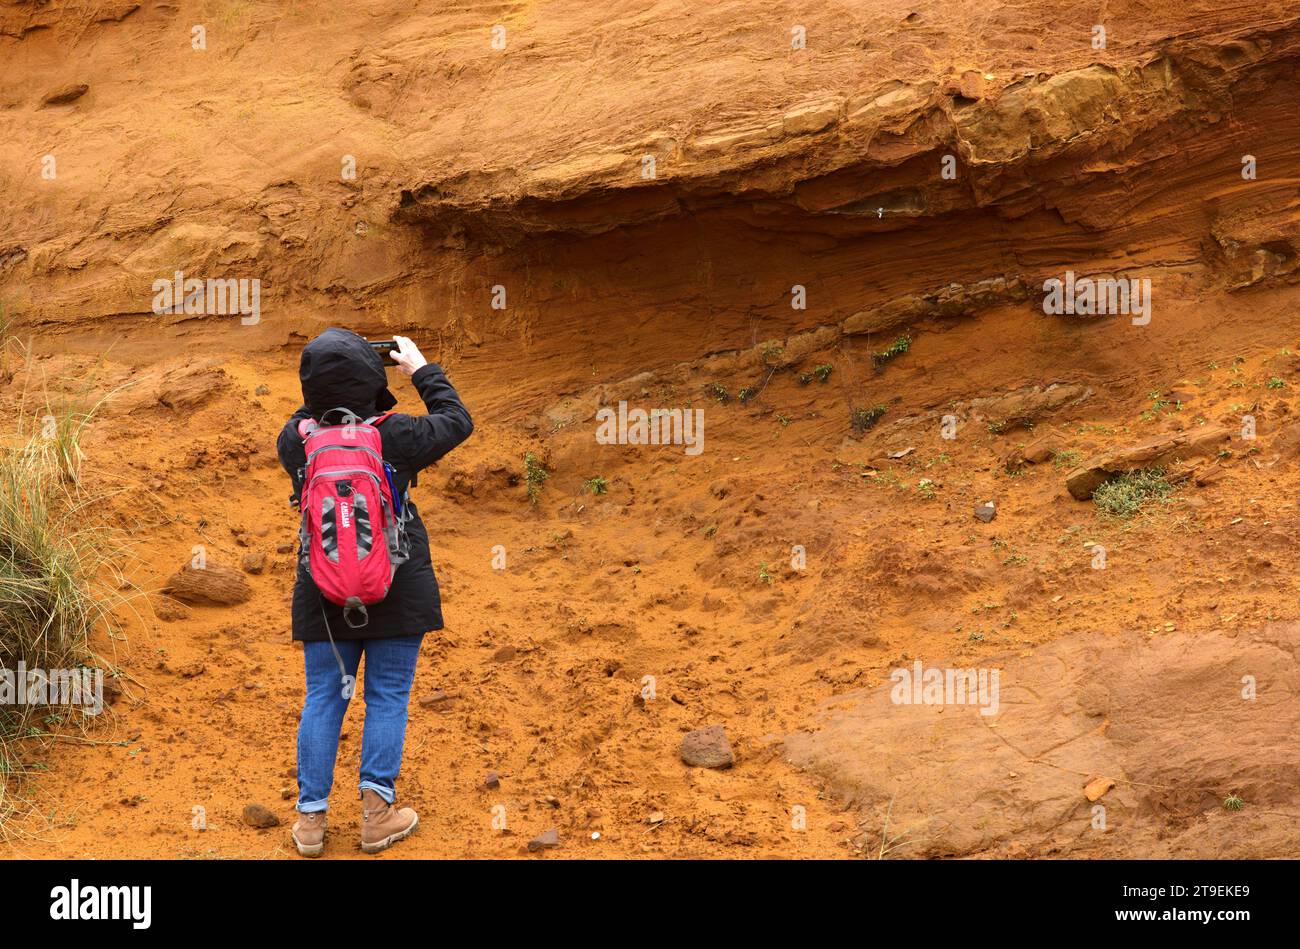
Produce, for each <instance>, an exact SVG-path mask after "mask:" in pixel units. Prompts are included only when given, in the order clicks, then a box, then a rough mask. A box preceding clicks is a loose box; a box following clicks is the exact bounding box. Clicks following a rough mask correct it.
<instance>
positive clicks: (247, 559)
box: [240, 550, 266, 573]
mask: <svg viewBox="0 0 1300 949" xmlns="http://www.w3.org/2000/svg"><path fill="white" fill-rule="evenodd" d="M240 566H242V567H243V568H244V573H261V572H262V571H263V570H265V569H266V554H264V553H262V552H261V551H260V550H258V551H254V552H253V553H251V554H244V560H243V562H242V563H241V564H240Z"/></svg>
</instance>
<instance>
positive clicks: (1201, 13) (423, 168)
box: [0, 0, 1300, 390]
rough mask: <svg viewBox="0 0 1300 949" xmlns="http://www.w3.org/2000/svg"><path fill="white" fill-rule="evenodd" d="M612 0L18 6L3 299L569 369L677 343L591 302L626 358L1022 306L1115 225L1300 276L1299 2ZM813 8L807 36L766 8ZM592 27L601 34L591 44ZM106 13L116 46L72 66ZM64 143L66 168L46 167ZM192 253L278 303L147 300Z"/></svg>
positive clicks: (1141, 255) (119, 331) (145, 344)
mask: <svg viewBox="0 0 1300 949" xmlns="http://www.w3.org/2000/svg"><path fill="white" fill-rule="evenodd" d="M616 7H617V8H618V9H621V10H625V11H626V12H627V14H628V15H627V16H626V17H619V16H614V17H611V15H610V14H609V12H608V11H607V10H602V11H600V12H597V11H596V10H594V9H590V8H584V7H581V6H576V7H575V6H573V5H569V4H561V3H558V2H548V3H543V4H542V5H541V6H540V7H538V8H537V9H536V11H535V15H534V16H532V17H531V18H530V19H529V21H528V23H526V24H525V23H519V24H508V25H507V27H506V33H505V35H504V37H503V38H502V43H501V44H498V45H497V46H494V45H493V42H492V40H493V35H492V33H491V32H490V27H491V24H488V23H486V22H484V21H483V20H482V17H481V15H479V14H478V13H476V12H475V11H473V10H470V9H463V8H445V9H444V8H429V9H423V8H420V9H415V10H412V9H411V8H410V7H409V5H401V4H394V3H393V2H391V0H366V2H362V3H359V4H352V5H349V6H347V7H345V8H333V9H330V10H327V11H322V12H320V13H319V15H318V16H315V17H312V18H295V17H291V16H288V15H286V14H285V13H284V12H283V11H279V10H277V9H273V8H266V9H263V8H261V7H257V6H254V7H251V8H250V9H249V10H247V11H245V14H244V17H243V18H242V19H241V20H239V21H238V22H236V23H234V24H231V26H230V29H229V30H224V31H221V36H219V37H218V36H213V37H210V39H211V42H210V44H209V48H208V49H207V50H206V51H205V52H203V53H202V54H201V55H202V56H203V57H204V60H203V62H204V68H203V70H202V72H201V74H200V73H196V72H195V70H194V69H193V63H194V57H195V55H197V54H196V52H195V51H194V50H193V49H192V48H190V45H189V43H188V41H187V40H186V38H185V37H184V36H182V35H181V34H179V33H178V32H177V29H176V22H175V18H176V16H177V13H176V12H175V11H174V10H173V9H172V8H170V7H167V6H164V7H162V8H159V9H156V10H155V9H153V8H148V9H144V8H141V7H140V6H139V5H138V4H134V3H122V4H116V5H114V4H98V5H97V6H96V10H95V11H94V12H93V13H91V14H87V13H86V12H85V11H84V9H83V8H82V5H77V4H71V3H66V2H52V3H48V4H40V5H38V6H37V5H32V4H16V5H15V4H10V5H7V6H5V7H4V8H3V12H0V42H2V43H4V44H5V46H6V49H5V52H6V54H7V55H6V56H4V57H2V58H0V64H2V65H0V80H2V81H0V90H3V92H0V107H3V108H4V109H5V115H6V119H7V123H8V125H9V131H8V133H7V135H6V140H5V141H4V142H3V143H0V163H3V164H4V166H5V167H12V168H13V169H19V170H20V171H21V173H19V172H18V171H16V172H15V173H14V174H12V175H10V176H9V178H8V179H7V183H8V188H7V191H6V197H7V201H8V202H9V208H8V210H9V211H10V214H9V221H10V225H11V226H10V228H9V229H8V230H7V231H6V233H5V235H4V236H3V237H0V295H3V297H4V298H5V299H6V301H7V305H8V307H9V310H10V311H11V312H12V313H14V314H16V316H17V319H18V321H19V325H20V326H29V327H34V328H39V329H40V331H41V337H42V340H51V341H52V340H54V339H59V338H65V339H77V340H81V341H82V343H81V345H84V346H91V345H94V344H98V343H102V342H103V341H105V340H108V339H112V340H114V341H115V343H116V345H117V346H118V349H119V351H120V352H123V353H125V352H128V351H136V352H141V353H144V352H148V353H151V354H153V355H154V356H155V358H156V355H157V354H158V353H159V352H165V351H166V346H167V345H168V344H174V342H175V341H177V340H179V339H181V338H184V339H185V340H186V341H187V342H188V343H190V344H192V345H212V346H218V345H219V346H224V347H231V348H247V349H259V348H261V349H264V348H266V347H267V346H269V345H277V344H282V343H284V342H286V341H298V340H300V339H301V338H303V337H307V336H310V335H311V334H312V333H313V332H315V331H317V330H319V329H321V328H323V327H324V326H326V325H329V324H331V323H338V322H347V323H348V324H349V325H352V326H354V327H355V328H357V329H359V330H361V331H363V332H366V331H369V330H377V329H379V328H380V327H384V328H385V329H386V331H387V332H392V331H393V330H394V329H397V328H399V327H401V328H407V329H411V330H412V331H416V330H415V328H418V329H419V330H423V331H425V332H436V333H437V334H438V335H439V338H440V339H441V340H443V341H444V345H445V347H446V349H447V350H448V352H449V353H452V354H463V355H465V356H467V357H470V358H472V359H475V360H478V363H479V365H480V366H481V367H482V368H483V370H484V371H486V372H497V371H505V370H507V369H512V368H515V367H518V366H519V365H520V364H521V363H527V364H528V366H529V369H530V371H532V372H535V373H537V374H539V375H541V376H545V377H547V378H548V379H549V380H550V381H553V382H554V383H555V384H556V386H557V387H560V388H564V389H566V390H567V389H572V388H574V387H576V386H577V385H578V384H579V383H581V384H584V385H590V384H591V381H592V380H591V379H590V373H589V372H587V373H586V375H585V376H584V374H583V372H584V371H583V370H581V369H580V368H578V367H577V366H576V365H575V364H574V362H575V361H574V360H572V359H568V358H566V357H567V356H570V355H571V352H570V350H571V349H572V345H573V343H572V339H571V338H570V335H569V332H568V329H569V328H572V327H585V328H591V327H597V326H600V327H605V326H610V325H613V326H616V327H626V326H635V325H637V321H638V319H640V314H644V313H647V312H654V313H656V315H657V317H656V318H657V319H658V320H659V321H660V323H661V324H662V328H663V331H664V334H663V335H664V338H665V340H666V342H665V345H663V346H656V347H655V349H654V353H653V354H652V355H650V356H647V355H646V354H645V353H638V354H636V355H635V356H634V355H632V354H631V353H629V352H628V348H629V347H628V346H627V345H626V340H625V339H614V338H613V335H615V334H607V335H609V337H610V338H609V339H608V342H606V341H605V339H604V338H603V337H602V338H600V339H592V338H591V334H586V338H585V340H584V341H585V342H587V343H590V345H591V346H592V347H593V352H592V353H591V356H592V361H594V362H595V363H596V364H597V365H599V366H600V367H601V369H602V373H601V374H602V376H605V374H606V373H608V374H609V375H608V376H607V378H620V377H622V376H626V375H630V374H631V373H632V372H634V371H642V370H644V369H646V368H659V367H662V366H668V365H672V364H674V363H676V362H680V361H683V360H687V359H692V358H697V357H698V356H699V355H700V353H702V352H709V351H717V350H727V349H738V348H741V347H744V346H747V345H750V344H751V343H752V341H753V325H752V323H753V320H754V319H755V318H761V319H763V320H764V321H765V322H766V323H767V325H766V326H765V328H764V332H765V334H766V335H769V336H788V335H792V334H798V333H803V332H807V331H811V330H814V329H816V328H819V327H833V326H839V327H841V329H842V331H843V332H844V333H846V334H850V335H854V334H869V333H874V332H885V331H890V330H892V328H893V327H895V326H898V325H901V324H904V323H907V322H909V321H915V320H923V319H933V318H939V319H948V318H961V317H967V316H971V315H974V314H976V313H978V312H980V311H981V310H983V309H984V308H987V307H989V306H994V305H1016V304H1017V303H1019V304H1023V305H1025V306H1026V318H1027V319H1028V318H1030V317H1031V315H1032V309H1033V305H1032V304H1031V303H1030V302H1029V301H1030V300H1032V299H1033V298H1034V297H1035V293H1034V291H1035V288H1036V287H1038V286H1039V285H1041V283H1042V281H1043V280H1044V279H1045V278H1047V277H1051V276H1053V275H1057V274H1059V272H1060V271H1061V270H1063V269H1065V268H1066V267H1073V268H1074V269H1075V270H1077V271H1078V272H1080V273H1100V272H1105V271H1106V268H1107V267H1112V266H1114V263H1115V259H1116V258H1117V257H1121V256H1122V257H1124V258H1125V259H1126V261H1128V262H1129V263H1131V264H1132V265H1133V266H1134V267H1137V268H1139V269H1141V268H1146V269H1151V268H1159V267H1162V266H1164V265H1167V264H1171V263H1176V264H1178V265H1179V266H1191V267H1193V268H1194V269H1195V270H1196V272H1197V274H1198V276H1200V277H1203V278H1206V279H1209V280H1220V279H1221V280H1224V281H1226V282H1227V283H1228V284H1229V285H1231V286H1237V287H1240V286H1254V285H1256V284H1258V283H1261V282H1267V281H1275V280H1284V279H1290V278H1291V276H1292V275H1293V273H1294V269H1295V261H1296V260H1297V259H1298V255H1297V253H1296V251H1297V247H1298V245H1297V242H1296V240H1295V233H1296V226H1295V221H1294V219H1295V214H1294V213H1293V212H1292V211H1291V210H1288V209H1289V208H1290V207H1291V203H1290V201H1289V200H1283V199H1284V198H1285V196H1286V195H1287V194H1288V193H1289V192H1286V188H1287V187H1288V185H1287V184H1286V182H1288V181H1290V180H1293V179H1294V177H1295V175H1296V174H1297V173H1300V167H1297V165H1296V162H1297V159H1296V158H1295V156H1296V155H1297V154H1300V149H1297V148H1296V147H1295V144H1296V143H1295V142H1293V141H1292V140H1291V139H1290V138H1289V136H1290V134H1291V132H1290V130H1291V129H1292V128H1293V127H1294V123H1291V122H1289V121H1286V119H1287V118H1288V117H1289V116H1291V115H1293V114H1294V112H1295V110H1296V108H1297V106H1300V90H1297V89H1296V88H1294V86H1293V84H1291V83H1289V82H1286V81H1284V80H1285V77H1287V76H1289V75H1290V74H1291V73H1292V72H1293V71H1294V67H1295V64H1296V59H1297V55H1298V49H1300V38H1298V37H1297V30H1296V27H1295V23H1294V16H1293V14H1292V12H1291V10H1290V7H1288V6H1287V5H1286V4H1285V3H1283V2H1281V0H1271V2H1266V3H1263V4H1261V5H1257V6H1254V7H1251V8H1250V10H1249V11H1245V12H1243V11H1233V12H1232V14H1231V16H1229V15H1228V13H1227V11H1220V10H1218V9H1217V8H1215V7H1213V6H1211V5H1203V6H1195V5H1194V6H1193V7H1192V8H1182V9H1181V11H1180V13H1181V15H1184V16H1185V17H1186V18H1187V19H1188V21H1189V22H1193V21H1194V22H1195V24H1196V28H1195V29H1194V30H1191V29H1188V30H1180V29H1179V26H1178V24H1179V20H1178V16H1179V15H1180V14H1178V13H1171V14H1170V18H1169V19H1168V20H1162V24H1163V25H1162V27H1161V30H1162V32H1160V34H1159V35H1158V36H1155V35H1152V34H1151V30H1152V28H1151V27H1150V25H1149V23H1148V22H1147V20H1146V18H1145V17H1139V16H1137V15H1136V14H1134V15H1133V17H1131V18H1126V17H1125V15H1124V14H1123V13H1118V14H1115V13H1112V14H1111V20H1110V21H1109V22H1110V23H1111V35H1112V37H1113V38H1116V39H1113V41H1112V44H1111V46H1110V47H1108V49H1107V50H1105V51H1104V52H1098V51H1093V50H1091V49H1090V48H1089V47H1088V36H1087V34H1086V31H1084V33H1083V35H1081V36H1080V38H1079V41H1078V43H1077V44H1073V45H1072V44H1070V43H1068V42H1051V43H1046V42H1043V40H1042V34H1043V32H1044V30H1045V29H1046V28H1047V27H1049V26H1052V27H1053V28H1054V27H1055V25H1057V24H1059V23H1061V22H1065V21H1068V20H1069V18H1070V17H1071V16H1072V15H1073V12H1074V11H1073V7H1070V6H1069V5H1067V4H1065V3H1064V2H1060V0H1047V2H1044V3H1042V4H1038V5H1034V6H1032V7H1023V6H1021V7H1016V8H1015V9H1014V11H1011V10H1009V9H995V10H994V11H992V13H991V14H990V11H988V10H987V9H985V7H984V6H979V7H978V11H979V14H980V15H979V16H978V17H976V16H975V15H974V13H975V11H976V6H974V5H971V4H959V5H958V6H957V7H953V8H945V10H944V11H939V12H934V13H932V14H927V15H926V16H925V17H920V18H916V19H908V18H900V19H898V20H896V21H895V20H893V19H890V18H885V19H882V18H881V16H880V15H879V14H877V13H876V12H874V11H871V10H866V9H863V10H857V9H853V10H842V9H839V8H833V9H832V8H828V9H826V10H818V11H809V10H807V9H805V8H803V7H801V6H798V5H791V4H785V5H783V4H781V3H778V4H777V6H776V7H772V8H769V9H768V10H767V12H766V13H765V16H764V17H763V18H761V20H759V19H755V18H754V17H753V15H752V10H751V9H750V8H749V7H747V6H746V5H744V4H741V3H739V2H721V3H716V4H711V5H710V6H709V7H708V9H707V10H703V11H701V10H689V11H688V10H686V9H682V10H680V11H676V10H673V11H656V15H655V17H654V18H653V23H647V22H646V20H645V18H644V17H642V16H640V15H638V11H639V10H640V7H639V6H638V4H636V3H634V2H631V0H620V2H619V3H617V4H616ZM786 21H788V22H791V23H795V22H797V23H799V24H800V25H802V26H803V27H805V29H806V36H807V45H806V48H804V49H793V48H791V37H790V36H789V35H787V34H786V33H785V32H784V31H783V30H779V29H776V28H774V27H772V26H771V24H773V23H778V22H786ZM974 21H978V22H979V23H982V24H986V25H985V26H982V27H980V28H978V29H976V30H974V31H972V29H971V26H970V24H971V22H974ZM1009 23H1014V24H1015V28H1014V29H1012V28H1008V24H1009ZM738 24H740V25H739V26H738ZM597 31H598V32H599V35H600V36H601V45H600V47H599V49H598V50H586V49H580V48H578V46H575V44H574V40H573V38H574V37H575V36H585V35H588V34H591V33H594V32H597ZM232 33H233V34H234V35H235V36H237V40H236V39H232V38H231V36H230V35H229V34H232ZM178 36H179V37H180V38H178ZM1170 37H1172V38H1170ZM1118 38H1122V39H1118ZM78 44H87V45H89V44H94V46H95V49H96V50H97V54H96V56H95V57H93V58H90V59H86V60H84V61H78V69H79V72H78V73H76V74H75V75H70V74H69V73H68V72H67V70H66V69H65V68H64V67H63V66H62V65H61V64H62V63H64V62H66V61H67V56H66V52H67V49H68V48H72V49H73V50H74V52H75V51H76V49H77V48H79V47H78ZM285 48H295V49H303V50H309V51H310V53H309V54H305V55H304V57H303V58H301V59H298V60H293V61H290V59H289V58H287V57H284V56H283V55H282V51H283V50H284V49H285ZM139 49H148V50H149V57H148V58H147V60H144V59H140V58H139V57H138V56H135V55H134V54H133V51H138V50H139ZM236 50H237V51H238V58H237V59H236V56H235V52H236ZM805 60H806V61H808V62H810V63H811V62H814V61H815V64H816V65H815V68H804V65H805V63H804V62H803V61H805ZM1094 60H1103V61H1101V62H1097V61H1094ZM774 63H781V64H782V65H781V66H780V67H779V68H774V67H773V64H774ZM936 63H941V64H950V65H943V66H941V67H936V66H935V64H936ZM82 87H87V88H88V89H89V92H86V93H84V94H81V95H79V96H77V97H76V98H74V99H67V98H66V97H65V96H64V95H62V94H61V93H63V92H66V91H69V90H78V89H81V88H82ZM1265 92H1266V93H1267V94H1264V93H1265ZM51 94H55V96H56V99H57V100H58V101H60V102H62V103H63V104H62V105H58V106H53V107H51V106H46V105H45V104H44V103H45V100H46V99H48V97H49V96H50V95H51ZM1229 124H1230V126H1231V128H1233V129H1237V130H1242V132H1243V137H1244V138H1245V139H1248V140H1249V141H1250V142H1251V143H1252V144H1251V149H1252V154H1253V157H1254V158H1255V159H1256V161H1257V162H1258V164H1259V167H1261V168H1267V169H1268V172H1267V174H1266V175H1261V176H1260V178H1259V180H1257V181H1254V182H1253V184H1252V187H1250V188H1236V189H1229V190H1227V191H1223V189H1217V190H1216V189H1207V188H1206V187H1205V186H1204V183H1205V181H1207V180H1211V179H1214V176H1215V175H1217V174H1218V173H1219V170H1223V169H1227V170H1226V171H1224V172H1223V174H1225V175H1227V176H1228V177H1231V176H1232V174H1235V173H1236V172H1237V170H1238V168H1239V166H1240V162H1241V160H1242V155H1241V152H1242V146H1241V144H1240V142H1239V141H1237V140H1236V139H1234V137H1233V136H1229V135H1226V134H1224V132H1225V129H1227V128H1228V127H1229ZM137 125H138V126H139V128H138V131H139V132H140V134H139V135H138V136H132V135H127V136H124V135H122V134H120V129H121V128H123V127H127V128H132V129H135V128H136V126H137ZM175 129H184V130H185V131H184V134H173V130H175ZM340 130H343V131H340ZM1252 130H1258V131H1259V134H1257V135H1252V134H1251V132H1252ZM234 135H237V136H238V139H239V142H240V143H241V147H240V148H237V149H232V148H230V147H229V142H230V140H231V137H232V136H234ZM51 140H57V141H61V142H64V143H65V144H64V145H63V146H61V147H60V148H59V149H58V150H56V151H55V152H53V153H49V156H48V157H50V158H51V159H52V160H53V164H52V165H49V166H48V167H46V166H40V167H37V166H34V165H33V160H32V156H33V155H38V156H42V160H44V157H46V153H47V152H48V147H47V145H46V144H45V143H47V142H48V141H51ZM146 158H147V160H146ZM1215 180H1217V179H1215ZM52 222H57V226H54V224H53V223H52ZM1188 262H1191V263H1190V264H1188ZM177 271H182V272H184V273H185V275H186V276H187V277H198V278H208V277H229V278H249V279H252V278H256V279H259V280H260V281H261V282H262V286H263V300H262V310H263V312H264V318H263V319H261V320H260V321H259V322H257V323H253V324H244V323H242V322H241V321H240V320H239V318H238V317H237V316H232V315H231V314H210V313H202V314H185V313H161V314H160V313H155V312H154V309H153V306H152V299H153V292H152V287H153V284H154V281H156V280H158V279H161V278H170V277H171V276H172V275H173V274H174V273H175V272H177ZM1144 272H1145V271H1144ZM1155 272H1160V271H1159V270H1157V271H1155ZM796 283H798V284H800V285H802V286H804V287H806V288H809V289H810V292H811V304H810V305H809V306H808V307H807V308H806V309H794V308H792V307H791V306H790V299H789V295H790V292H791V287H792V285H794V284H796ZM495 286H502V287H506V288H507V289H508V291H509V301H510V302H509V310H508V311H507V312H508V313H509V317H510V318H509V320H508V321H505V322H503V321H502V320H501V319H499V318H498V317H499V315H500V313H499V312H498V311H494V310H492V309H491V308H490V306H489V305H488V298H489V295H490V293H491V291H492V288H493V287H495ZM559 313H563V319H557V314H559ZM507 324H508V325H507ZM88 333H90V334H93V339H94V343H91V342H89V341H86V337H87V334H88ZM647 360H650V361H653V362H654V365H653V366H652V367H651V366H647ZM537 388H538V389H539V390H540V389H541V388H542V387H541V386H539V387H537Z"/></svg>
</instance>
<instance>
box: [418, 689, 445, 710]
mask: <svg viewBox="0 0 1300 949" xmlns="http://www.w3.org/2000/svg"><path fill="white" fill-rule="evenodd" d="M445 701H447V693H446V692H444V691H442V689H434V690H433V691H432V692H430V693H429V694H428V695H426V696H424V697H423V698H421V699H420V704H421V705H422V706H424V707H425V708H432V707H433V706H435V705H441V704H442V703H443V702H445Z"/></svg>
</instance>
